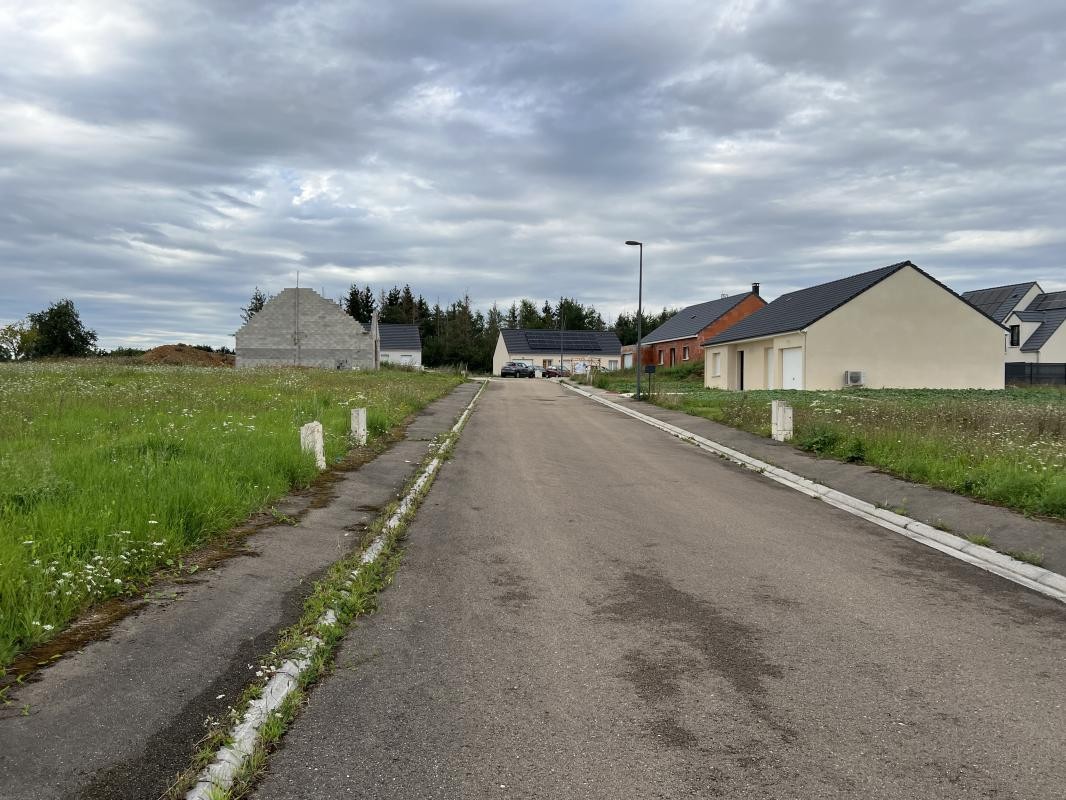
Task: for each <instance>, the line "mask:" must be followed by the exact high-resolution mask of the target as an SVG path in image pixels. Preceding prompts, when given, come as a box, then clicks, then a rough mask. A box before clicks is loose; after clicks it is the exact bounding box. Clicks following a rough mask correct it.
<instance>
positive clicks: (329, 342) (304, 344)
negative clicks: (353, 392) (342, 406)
mask: <svg viewBox="0 0 1066 800" xmlns="http://www.w3.org/2000/svg"><path fill="white" fill-rule="evenodd" d="M297 301H298V302H297ZM297 331H298V333H297ZM297 338H298V340H299V348H297ZM236 349H237V366H238V367H267V366H293V365H297V366H303V367H321V368H323V369H375V368H376V367H377V358H376V347H375V341H374V333H373V332H367V331H365V330H363V326H362V325H360V324H359V323H358V322H356V321H355V320H354V319H352V317H350V316H348V315H347V314H345V313H344V310H343V309H342V308H341V307H340V306H338V305H337V304H336V303H334V302H332V301H330V300H326V299H325V298H324V297H322V296H321V295H319V294H318V292H316V291H314V290H313V289H283V290H282V291H281V293H280V294H278V295H277V296H276V297H274V298H272V299H271V300H270V301H269V302H267V303H266V305H264V306H263V310H262V311H260V312H259V313H258V314H256V315H255V316H254V317H252V318H251V319H250V320H248V322H246V323H245V324H244V325H243V326H242V327H241V329H240V330H239V331H237V348H236Z"/></svg>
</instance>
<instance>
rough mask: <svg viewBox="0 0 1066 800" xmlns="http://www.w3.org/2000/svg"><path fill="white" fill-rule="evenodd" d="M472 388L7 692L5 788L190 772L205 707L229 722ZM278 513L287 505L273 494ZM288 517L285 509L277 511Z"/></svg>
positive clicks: (68, 788) (95, 793) (142, 782)
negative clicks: (286, 632) (324, 578)
mask: <svg viewBox="0 0 1066 800" xmlns="http://www.w3.org/2000/svg"><path fill="white" fill-rule="evenodd" d="M477 388H478V386H477V385H476V384H473V383H467V384H464V385H462V386H460V387H458V388H457V389H456V390H455V391H453V392H452V393H451V394H450V395H448V396H447V397H444V398H442V399H441V400H438V401H436V402H435V403H433V404H431V405H430V406H429V407H427V408H426V409H425V410H424V411H423V412H422V413H421V414H419V415H418V417H417V418H416V419H415V420H414V421H413V422H412V423H411V425H410V426H408V428H407V431H406V435H405V437H404V438H403V440H401V441H400V442H397V443H396V444H395V445H393V446H392V447H391V448H390V449H389V450H388V451H386V452H385V453H383V454H381V455H380V456H378V457H377V458H376V459H374V460H373V461H371V462H370V463H368V464H366V465H364V466H363V467H361V468H360V469H358V470H355V471H353V472H348V473H344V474H343V475H342V476H341V477H340V479H339V480H338V481H337V482H336V483H334V484H333V486H332V489H333V492H334V494H335V497H334V498H333V499H332V500H331V501H330V502H329V503H328V504H326V505H324V506H322V507H319V508H314V507H312V508H310V509H309V510H308V511H307V513H306V515H305V516H304V517H303V518H302V519H301V520H300V521H299V523H298V524H297V525H295V526H292V525H288V524H278V525H274V526H271V527H268V528H265V529H264V530H262V531H260V532H259V533H256V534H255V535H253V536H251V537H250V538H249V539H248V540H247V541H246V547H247V551H246V552H245V553H243V554H240V555H237V556H235V557H233V558H230V559H227V560H225V561H222V562H220V563H219V564H217V565H216V566H215V567H214V568H213V569H211V570H208V571H205V572H203V573H200V574H198V575H197V578H200V580H199V581H197V582H195V583H191V584H187V585H183V586H180V587H178V589H179V592H180V593H179V594H178V596H177V597H176V598H175V599H173V600H170V601H164V602H153V603H150V604H149V605H147V606H146V608H145V609H144V610H143V611H141V612H140V613H137V614H134V615H132V616H129V617H127V618H126V619H124V620H122V621H121V622H119V623H117V624H116V625H115V626H114V628H113V630H112V631H111V633H110V635H109V636H108V638H106V639H104V640H101V641H96V642H93V643H92V644H90V645H88V646H86V647H85V648H84V649H83V650H81V651H79V652H77V653H75V654H74V655H72V656H69V657H67V658H65V659H63V660H61V661H59V662H57V663H56V664H54V665H53V666H51V667H49V668H48V669H46V670H45V671H44V672H42V673H41V674H40V676H39V680H37V681H35V682H33V683H30V684H28V685H25V686H22V687H19V688H17V690H15V691H14V692H13V693H11V698H12V700H13V701H14V703H13V705H12V706H10V707H9V708H15V709H21V708H24V707H25V708H26V709H27V710H28V715H26V716H21V715H11V716H8V717H6V718H3V719H0V798H3V799H4V800H8V798H10V799H11V800H14V799H15V798H18V799H19V800H36V799H37V798H41V799H43V798H50V799H51V798H94V799H98V798H108V800H125V799H126V798H129V799H130V800H133V798H137V800H141V798H155V797H158V796H159V795H160V794H162V793H163V792H164V791H165V790H166V788H167V787H168V786H169V785H170V784H171V782H172V781H173V780H174V778H175V777H176V775H177V774H178V773H179V772H181V771H182V770H184V769H186V768H187V767H188V765H189V763H190V761H191V757H192V754H193V752H194V751H195V748H196V743H197V742H198V741H199V740H200V739H201V738H203V736H204V734H205V733H206V730H205V727H204V722H205V720H206V719H207V718H208V717H215V718H222V719H223V721H224V718H225V716H226V714H227V712H228V708H229V706H230V704H232V703H233V702H234V701H236V699H237V698H238V696H239V695H240V693H241V691H242V690H243V689H244V687H245V686H246V685H247V684H248V683H249V681H250V679H251V678H253V677H254V670H255V668H256V665H257V663H258V661H259V659H260V658H262V657H263V656H264V655H266V654H267V653H268V652H269V651H270V649H271V648H272V647H273V646H274V645H275V644H276V642H277V636H278V633H279V632H280V631H281V630H282V629H284V628H285V627H287V626H289V625H291V624H292V623H294V622H295V621H296V620H297V619H298V618H299V616H300V613H301V611H302V604H303V600H304V598H305V597H306V596H307V594H308V593H309V592H310V590H311V586H312V584H313V581H314V580H315V578H316V577H317V576H319V575H320V574H321V573H322V572H323V571H324V570H325V569H326V568H327V567H328V566H329V565H330V564H332V563H333V562H335V561H337V560H339V559H340V558H342V557H344V556H345V555H346V554H347V553H348V552H349V551H350V550H351V549H352V547H353V546H355V545H356V544H357V543H358V542H359V540H360V538H361V535H362V531H363V530H364V527H365V525H366V524H367V523H369V522H370V521H371V520H372V519H373V518H374V517H375V516H376V515H377V513H378V511H379V509H380V508H381V507H382V506H384V505H386V504H387V503H388V502H390V501H392V500H394V499H395V498H396V495H397V492H398V491H399V490H400V489H401V488H402V487H403V485H404V484H405V483H406V481H407V480H408V478H409V477H410V476H411V475H412V474H413V473H414V472H415V470H416V469H417V468H418V467H419V465H420V463H421V461H422V458H423V456H424V455H425V453H426V450H427V448H428V447H429V446H430V444H431V442H432V440H433V439H434V438H435V437H436V436H437V435H438V434H441V433H443V432H445V431H447V430H448V428H449V427H450V426H451V425H452V424H453V423H454V421H455V419H456V417H457V416H458V415H459V414H460V413H461V412H462V410H463V408H464V407H465V406H466V405H467V404H468V403H469V402H470V399H471V398H472V397H473V395H474V393H475V392H476V391H477ZM279 508H281V509H282V510H286V506H284V505H282V504H279ZM286 513H290V512H288V511H287V510H286Z"/></svg>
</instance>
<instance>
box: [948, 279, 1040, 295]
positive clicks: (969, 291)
mask: <svg viewBox="0 0 1066 800" xmlns="http://www.w3.org/2000/svg"><path fill="white" fill-rule="evenodd" d="M1034 283H1035V284H1037V285H1039V284H1040V281H1022V282H1021V283H1005V284H1003V285H1002V286H985V287H983V288H981V289H967V290H966V291H965V292H963V293H962V295H960V296H965V295H968V294H973V293H974V292H992V291H995V290H996V289H1013V288H1015V287H1017V286H1032V285H1033V284H1034Z"/></svg>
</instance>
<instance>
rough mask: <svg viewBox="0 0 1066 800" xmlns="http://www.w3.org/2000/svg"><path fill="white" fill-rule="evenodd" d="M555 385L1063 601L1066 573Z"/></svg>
mask: <svg viewBox="0 0 1066 800" xmlns="http://www.w3.org/2000/svg"><path fill="white" fill-rule="evenodd" d="M561 385H563V386H565V387H566V388H567V389H569V390H570V391H572V392H574V393H575V394H579V395H581V396H582V397H587V398H589V399H590V400H592V401H593V402H596V403H600V404H601V405H604V406H607V407H608V408H611V409H614V410H615V411H620V412H622V413H623V414H626V415H628V416H630V417H633V418H634V419H637V420H640V421H641V422H643V423H645V424H647V425H651V426H652V427H655V428H658V429H659V430H661V431H665V432H666V433H669V434H671V435H672V436H676V437H678V438H679V439H681V440H682V441H685V442H689V443H690V444H694V445H696V446H697V447H699V448H701V449H703V450H708V451H710V452H712V453H715V454H717V455H720V456H723V457H725V458H728V459H729V460H730V461H732V462H734V463H736V464H740V465H741V466H743V467H747V468H748V469H750V470H752V471H754V472H759V473H762V474H763V475H765V476H766V477H767V478H769V479H770V480H773V481H776V482H777V483H780V484H782V485H784V486H787V487H789V488H790V489H794V490H796V491H797V492H801V493H803V494H805V495H807V496H808V497H816V498H818V499H819V500H822V501H824V502H826V503H828V504H829V505H831V506H834V507H835V508H839V509H841V510H842V511H847V512H848V513H849V514H854V515H855V516H857V517H861V518H862V519H865V520H867V521H868V522H872V523H874V524H875V525H880V526H881V527H882V528H885V529H887V530H890V531H892V532H894V533H898V534H900V535H901V536H906V537H907V538H908V539H913V540H914V541H916V542H919V543H921V544H924V545H925V546H927V547H932V548H933V549H934V550H939V551H940V552H942V553H945V554H946V555H949V556H951V557H952V558H957V559H958V560H959V561H965V562H966V563H967V564H972V565H974V566H975V567H980V568H981V569H983V570H985V571H987V572H991V573H994V574H996V575H999V576H1000V577H1002V578H1006V579H1007V580H1009V581H1013V582H1014V583H1017V584H1019V585H1021V586H1024V587H1026V588H1027V589H1032V590H1034V591H1037V592H1040V593H1041V594H1043V595H1046V596H1048V597H1051V598H1054V599H1055V600H1058V601H1060V602H1063V603H1066V576H1063V575H1060V574H1058V573H1057V572H1052V571H1051V570H1047V569H1044V568H1043V567H1037V566H1033V565H1032V564H1026V563H1025V562H1024V561H1018V560H1016V559H1013V558H1011V557H1010V556H1006V555H1003V554H1002V553H999V552H996V551H995V550H992V549H991V548H988V547H982V546H980V545H976V544H973V543H972V542H970V541H969V540H967V539H963V538H962V537H961V536H955V535H954V534H951V533H946V532H945V531H941V530H937V529H936V528H934V527H932V526H931V525H926V524H925V523H924V522H919V521H918V520H916V519H912V518H910V517H906V516H903V515H902V514H895V513H893V512H891V511H887V510H885V509H883V508H878V507H877V506H875V505H874V504H873V503H868V502H866V501H865V500H860V499H859V498H857V497H852V496H851V495H849V494H844V493H843V492H838V491H837V490H836V489H832V488H830V487H828V486H825V485H824V484H821V483H816V482H815V481H812V480H809V479H807V478H804V477H802V476H800V475H796V474H795V473H793V472H789V471H788V470H784V469H781V468H780V467H775V466H774V465H772V464H768V463H767V462H765V461H760V460H759V459H757V458H752V457H751V456H749V455H747V454H745V453H741V452H740V451H739V450H734V449H732V448H731V447H726V446H725V445H722V444H719V443H718V442H714V441H711V440H710V439H705V438H704V437H702V436H698V435H697V434H695V433H692V432H691V431H687V430H685V429H684V428H679V427H678V426H676V425H671V424H670V423H668V422H663V421H662V420H660V419H656V418H655V417H651V416H649V415H647V414H642V413H640V412H639V411H636V410H634V409H631V408H626V407H625V406H622V405H619V404H618V403H615V402H612V401H610V400H608V399H606V398H604V397H601V396H599V395H597V394H593V393H592V392H588V391H585V390H584V389H581V388H578V387H576V386H572V385H571V384H568V383H562V384H561Z"/></svg>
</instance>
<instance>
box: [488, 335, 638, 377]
mask: <svg viewBox="0 0 1066 800" xmlns="http://www.w3.org/2000/svg"><path fill="white" fill-rule="evenodd" d="M621 359H622V343H621V342H620V341H619V340H618V336H616V335H615V333H614V331H558V330H541V329H528V328H504V329H503V330H502V331H500V338H499V339H497V340H496V350H495V352H494V353H493V355H492V374H493V375H499V374H500V370H501V369H502V368H503V365H504V364H506V363H507V362H508V361H521V362H523V363H525V364H529V365H531V366H533V367H541V368H543V367H554V366H558V365H560V364H561V365H562V366H564V367H566V368H567V369H569V370H570V371H571V372H574V371H580V369H581V365H584V366H585V367H597V368H599V369H609V370H615V369H618V368H619V367H620V366H621Z"/></svg>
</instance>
